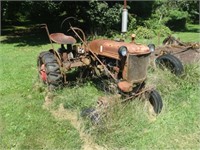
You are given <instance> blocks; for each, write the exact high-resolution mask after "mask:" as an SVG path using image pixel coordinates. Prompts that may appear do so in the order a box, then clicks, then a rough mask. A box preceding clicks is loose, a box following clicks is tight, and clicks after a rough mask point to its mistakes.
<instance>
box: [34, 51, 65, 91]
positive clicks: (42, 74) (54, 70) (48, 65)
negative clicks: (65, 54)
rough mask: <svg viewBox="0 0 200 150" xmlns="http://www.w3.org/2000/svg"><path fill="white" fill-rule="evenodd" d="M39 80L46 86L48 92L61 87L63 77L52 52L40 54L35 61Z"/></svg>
mask: <svg viewBox="0 0 200 150" xmlns="http://www.w3.org/2000/svg"><path fill="white" fill-rule="evenodd" d="M37 66H38V72H39V78H40V80H42V81H43V83H45V84H47V86H48V88H49V90H55V89H58V88H60V87H62V86H63V75H62V73H61V71H60V67H59V65H58V62H57V60H56V57H55V56H54V54H53V53H52V52H49V51H45V52H42V53H40V55H39V57H38V60H37Z"/></svg>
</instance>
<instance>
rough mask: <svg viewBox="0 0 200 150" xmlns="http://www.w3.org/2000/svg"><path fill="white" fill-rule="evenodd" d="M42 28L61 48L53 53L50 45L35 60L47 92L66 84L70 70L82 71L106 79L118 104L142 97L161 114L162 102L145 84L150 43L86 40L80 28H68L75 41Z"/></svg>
mask: <svg viewBox="0 0 200 150" xmlns="http://www.w3.org/2000/svg"><path fill="white" fill-rule="evenodd" d="M44 27H45V28H46V31H47V33H48V36H49V40H50V42H51V44H52V43H53V42H55V43H58V44H60V45H61V47H60V48H59V49H58V50H55V49H54V47H53V44H52V48H51V49H50V50H48V51H44V52H41V53H40V54H39V56H38V60H37V66H38V72H39V77H40V79H41V80H42V81H43V82H44V83H45V84H47V85H48V88H49V89H50V90H54V89H56V88H59V87H62V86H63V85H65V84H68V83H69V82H70V80H68V78H67V76H68V72H69V71H70V70H71V69H72V68H79V69H81V68H84V70H87V72H88V74H87V76H95V77H102V76H106V77H108V78H110V80H111V82H112V85H114V86H113V87H114V88H115V89H116V90H117V92H118V94H119V95H121V102H125V101H129V100H132V99H134V98H136V97H138V96H141V95H145V96H146V99H147V100H148V101H149V102H150V104H151V105H152V108H153V110H154V112H155V113H156V114H159V113H160V112H161V110H162V107H163V102H162V99H161V96H160V94H159V93H158V92H157V91H156V90H155V88H154V87H147V86H146V85H145V82H146V79H147V67H148V65H149V59H150V55H151V53H152V52H153V51H154V49H155V46H154V45H153V44H149V45H148V46H146V45H141V44H137V43H135V42H134V40H133V41H132V42H130V43H127V42H124V41H116V40H109V39H96V40H92V41H86V37H85V34H84V32H83V31H82V30H81V29H80V28H77V27H73V26H71V25H70V31H72V33H74V34H75V36H76V37H77V39H75V38H74V37H72V36H68V35H65V34H63V33H52V34H49V31H48V28H47V26H46V25H44ZM77 40H79V41H80V42H79V43H78V42H76V41H77Z"/></svg>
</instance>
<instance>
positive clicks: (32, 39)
mask: <svg viewBox="0 0 200 150" xmlns="http://www.w3.org/2000/svg"><path fill="white" fill-rule="evenodd" d="M1 35H2V36H6V38H5V39H4V40H2V41H1V43H6V44H17V45H16V46H17V47H21V46H38V45H43V44H47V43H49V39H48V36H47V34H46V31H45V29H39V28H25V29H23V28H20V29H15V28H14V27H11V28H3V29H2V31H1Z"/></svg>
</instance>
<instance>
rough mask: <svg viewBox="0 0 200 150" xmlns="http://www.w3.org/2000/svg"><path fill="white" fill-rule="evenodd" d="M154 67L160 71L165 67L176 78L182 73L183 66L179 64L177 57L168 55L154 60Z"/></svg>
mask: <svg viewBox="0 0 200 150" xmlns="http://www.w3.org/2000/svg"><path fill="white" fill-rule="evenodd" d="M156 65H157V66H158V67H160V68H161V69H163V68H164V67H166V68H167V69H169V70H170V71H171V72H172V73H174V74H175V75H177V76H179V75H181V74H182V73H183V65H182V63H181V62H180V60H179V59H178V58H177V57H175V56H173V55H170V54H165V55H162V56H159V57H158V58H157V59H156Z"/></svg>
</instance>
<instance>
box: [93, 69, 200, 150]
mask: <svg viewBox="0 0 200 150" xmlns="http://www.w3.org/2000/svg"><path fill="white" fill-rule="evenodd" d="M199 79H200V74H199V65H186V66H185V73H184V75H182V76H181V77H180V78H179V77H177V76H175V75H173V74H171V73H170V72H168V71H166V70H165V71H163V70H159V69H156V70H155V71H153V72H151V73H150V75H149V76H148V83H147V84H149V85H150V84H153V85H155V86H156V88H157V90H158V91H159V92H160V94H161V96H162V99H163V103H164V108H163V110H162V112H161V114H159V115H158V116H157V117H156V118H153V119H152V118H151V117H150V116H149V114H148V111H147V108H146V102H144V101H141V100H139V99H136V100H134V101H132V102H129V103H126V104H125V105H121V104H120V105H119V104H118V105H115V106H114V107H112V109H110V110H109V111H108V112H107V113H108V114H107V115H106V117H105V118H104V119H103V123H102V124H100V125H97V126H95V127H94V128H92V130H90V132H91V133H92V134H93V135H94V136H95V137H96V141H97V142H98V143H99V144H106V145H107V146H109V147H112V148H116V147H117V148H124V149H132V148H136V149H166V148H169V149H174V148H176V149H183V148H186V149H197V148H199V129H200V126H199V123H200V119H199V116H200V111H199V107H200V103H199V96H200V94H199Z"/></svg>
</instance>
